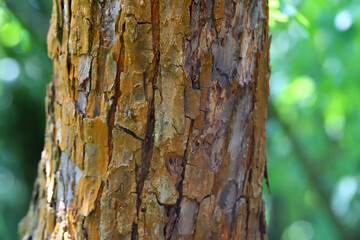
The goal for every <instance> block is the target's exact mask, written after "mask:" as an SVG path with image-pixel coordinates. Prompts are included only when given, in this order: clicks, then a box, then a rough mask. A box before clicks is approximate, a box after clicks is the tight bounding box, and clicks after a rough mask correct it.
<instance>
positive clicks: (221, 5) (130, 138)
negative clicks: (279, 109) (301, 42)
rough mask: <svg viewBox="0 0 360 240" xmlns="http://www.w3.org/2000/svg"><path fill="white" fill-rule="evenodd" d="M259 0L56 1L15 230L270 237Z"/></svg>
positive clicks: (37, 235) (264, 48)
mask: <svg viewBox="0 0 360 240" xmlns="http://www.w3.org/2000/svg"><path fill="white" fill-rule="evenodd" d="M269 45H270V39H269V37H268V6H267V1H265V0H237V1H232V0H122V1H121V0H99V1H95V0H54V8H53V13H52V19H51V27H50V31H49V34H48V52H49V56H50V57H51V58H52V59H53V62H54V81H53V82H52V83H50V85H49V88H48V96H47V98H46V103H47V107H46V110H47V128H46V129H47V130H46V134H45V140H46V142H45V147H44V151H43V153H42V157H41V161H40V164H39V168H38V177H37V180H36V183H35V186H34V193H33V198H32V202H31V204H30V209H29V212H28V214H27V216H26V217H25V218H24V220H23V221H22V223H21V224H20V230H19V231H20V235H21V237H22V239H36V240H40V239H78V240H80V239H89V240H97V239H150V240H152V239H267V235H266V226H265V218H264V203H263V201H262V191H263V184H262V182H263V178H264V176H265V177H266V175H267V173H266V154H265V140H266V137H265V119H266V109H267V107H266V105H267V98H268V93H269V89H268V82H269V73H270V67H269Z"/></svg>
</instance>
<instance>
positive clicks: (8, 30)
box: [0, 22, 23, 47]
mask: <svg viewBox="0 0 360 240" xmlns="http://www.w3.org/2000/svg"><path fill="white" fill-rule="evenodd" d="M22 31H23V29H22V28H21V26H20V25H19V23H17V22H8V23H5V24H4V26H2V27H1V29H0V40H1V43H2V44H3V45H4V46H6V47H14V46H16V45H18V44H19V43H20V41H21V39H22Z"/></svg>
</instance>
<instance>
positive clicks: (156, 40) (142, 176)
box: [131, 0, 160, 240]
mask: <svg viewBox="0 0 360 240" xmlns="http://www.w3.org/2000/svg"><path fill="white" fill-rule="evenodd" d="M159 28H160V26H159V0H151V31H152V47H153V54H154V59H153V66H152V67H153V69H151V70H152V72H151V76H150V78H149V82H146V81H145V82H146V84H148V85H150V88H151V96H149V95H148V94H146V95H145V96H147V101H148V109H147V111H148V113H147V121H146V128H145V131H146V133H145V139H144V140H143V141H142V151H141V166H140V167H139V166H137V167H136V175H137V180H136V194H137V199H136V216H137V218H139V210H140V206H141V204H142V196H141V195H142V191H143V188H144V182H145V180H146V178H147V176H148V174H149V167H150V160H151V157H152V147H153V144H154V130H155V91H156V83H157V78H158V74H159V63H160V50H159V44H160V29H159ZM146 75H147V74H144V76H145V77H144V78H145V79H146ZM144 88H145V91H146V89H147V85H145V86H144ZM139 168H140V171H139ZM137 221H138V220H137ZM138 235H139V233H138V223H137V222H134V223H133V226H132V234H131V239H132V240H135V239H138Z"/></svg>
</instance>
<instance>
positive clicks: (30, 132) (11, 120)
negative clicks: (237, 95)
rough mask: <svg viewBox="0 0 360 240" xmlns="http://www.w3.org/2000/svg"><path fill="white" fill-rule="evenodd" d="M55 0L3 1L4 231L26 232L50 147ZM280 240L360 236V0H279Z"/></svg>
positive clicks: (275, 128)
mask: <svg viewBox="0 0 360 240" xmlns="http://www.w3.org/2000/svg"><path fill="white" fill-rule="evenodd" d="M51 4H52V2H51V1H49V0H6V1H4V0H0V239H1V240H8V239H9V240H12V239H17V224H18V222H19V221H20V219H21V218H22V217H23V216H24V215H25V213H26V210H27V207H28V204H29V199H30V196H31V192H32V186H33V182H34V179H35V176H36V169H37V162H38V161H39V159H40V154H41V151H42V147H43V138H44V127H45V126H44V120H45V108H44V97H45V87H46V84H47V83H48V82H49V81H50V80H51V72H52V66H51V62H50V60H49V59H48V57H47V54H46V32H47V29H48V25H49V19H50V13H51ZM269 6H270V21H269V23H270V29H271V34H272V46H271V65H272V76H271V81H270V85H271V90H270V102H269V111H268V121H267V136H268V160H269V162H268V170H269V178H270V185H271V194H269V192H268V190H267V188H266V187H265V189H264V192H265V193H264V198H265V201H266V204H267V210H266V211H267V222H268V229H269V237H270V239H271V240H277V239H281V240H310V239H316V240H322V239H327V240H333V239H334V240H335V239H360V228H359V227H358V226H360V171H359V170H360V146H359V144H360V84H359V82H358V78H359V76H360V28H359V26H360V5H359V4H358V2H357V1H348V0H342V1H340V0H269Z"/></svg>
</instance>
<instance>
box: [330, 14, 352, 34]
mask: <svg viewBox="0 0 360 240" xmlns="http://www.w3.org/2000/svg"><path fill="white" fill-rule="evenodd" d="M352 23H353V20H352V17H351V15H350V13H349V11H347V10H343V11H341V12H339V13H338V14H336V17H335V20H334V24H335V27H336V29H337V30H339V31H341V32H343V31H346V30H348V29H349V28H350V27H351V25H352Z"/></svg>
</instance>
